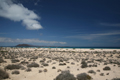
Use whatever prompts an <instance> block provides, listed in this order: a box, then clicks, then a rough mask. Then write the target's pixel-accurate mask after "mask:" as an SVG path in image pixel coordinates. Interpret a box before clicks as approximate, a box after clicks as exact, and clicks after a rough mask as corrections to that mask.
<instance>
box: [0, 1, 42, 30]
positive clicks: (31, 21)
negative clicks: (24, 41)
mask: <svg viewBox="0 0 120 80" xmlns="http://www.w3.org/2000/svg"><path fill="white" fill-rule="evenodd" d="M0 16H1V17H4V18H8V19H10V20H13V21H22V23H23V24H24V25H25V26H26V28H27V29H29V30H37V29H42V26H41V24H40V23H39V22H38V21H37V20H38V19H40V17H39V16H38V15H37V14H35V13H34V12H33V11H32V10H28V8H25V7H24V6H23V5H22V4H14V3H13V2H12V1H11V0H0Z"/></svg>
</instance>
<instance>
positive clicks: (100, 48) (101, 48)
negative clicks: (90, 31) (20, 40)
mask: <svg viewBox="0 0 120 80" xmlns="http://www.w3.org/2000/svg"><path fill="white" fill-rule="evenodd" d="M0 47H11V48H72V49H120V47H16V46H0Z"/></svg>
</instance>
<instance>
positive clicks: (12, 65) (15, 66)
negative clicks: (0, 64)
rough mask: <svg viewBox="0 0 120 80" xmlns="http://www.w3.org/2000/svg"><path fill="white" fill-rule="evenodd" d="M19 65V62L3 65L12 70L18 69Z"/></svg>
mask: <svg viewBox="0 0 120 80" xmlns="http://www.w3.org/2000/svg"><path fill="white" fill-rule="evenodd" d="M20 68H21V66H20V65H19V64H11V65H10V64H9V65H7V66H6V67H5V69H9V70H13V69H20Z"/></svg>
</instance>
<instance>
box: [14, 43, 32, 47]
mask: <svg viewBox="0 0 120 80" xmlns="http://www.w3.org/2000/svg"><path fill="white" fill-rule="evenodd" d="M16 47H33V45H29V44H18V45H16Z"/></svg>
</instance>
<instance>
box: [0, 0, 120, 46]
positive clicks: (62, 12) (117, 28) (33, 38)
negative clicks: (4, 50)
mask: <svg viewBox="0 0 120 80" xmlns="http://www.w3.org/2000/svg"><path fill="white" fill-rule="evenodd" d="M17 44H31V45H40V46H43V45H44V46H81V47H120V0H0V46H15V45H17Z"/></svg>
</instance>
